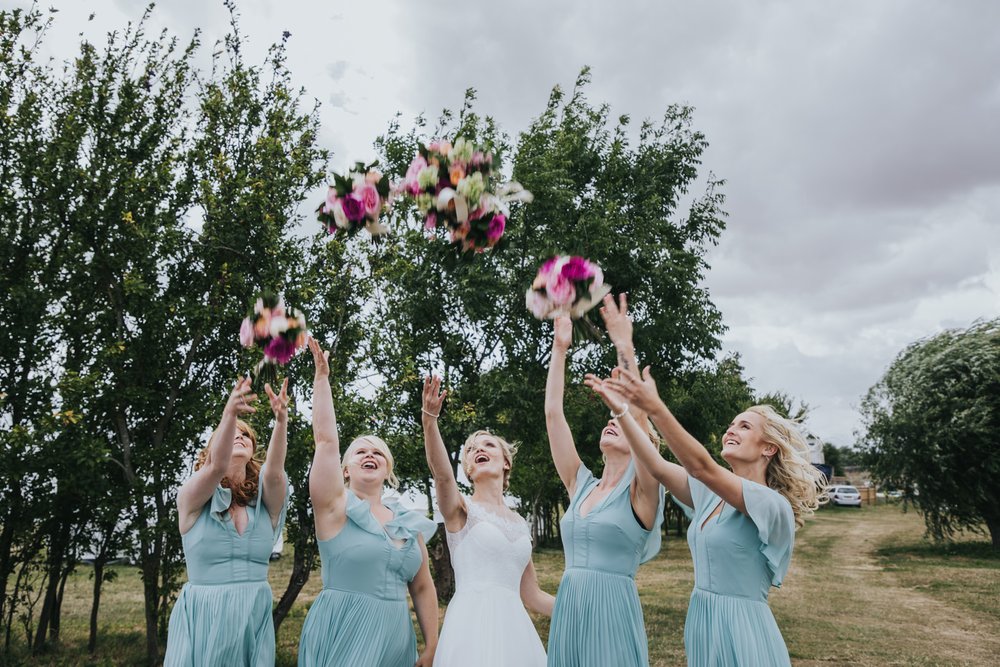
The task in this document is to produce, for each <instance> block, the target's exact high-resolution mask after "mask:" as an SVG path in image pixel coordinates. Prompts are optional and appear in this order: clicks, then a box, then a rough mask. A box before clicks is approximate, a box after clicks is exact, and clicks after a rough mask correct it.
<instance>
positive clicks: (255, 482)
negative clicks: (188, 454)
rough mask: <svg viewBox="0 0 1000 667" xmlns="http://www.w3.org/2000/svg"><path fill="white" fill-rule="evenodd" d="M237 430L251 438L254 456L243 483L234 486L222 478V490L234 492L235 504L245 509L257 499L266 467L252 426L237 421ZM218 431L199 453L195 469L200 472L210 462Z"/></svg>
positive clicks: (249, 463) (251, 458) (227, 479)
mask: <svg viewBox="0 0 1000 667" xmlns="http://www.w3.org/2000/svg"><path fill="white" fill-rule="evenodd" d="M236 428H238V429H239V430H240V431H242V432H243V434H244V435H246V436H247V437H248V438H250V443H251V444H252V445H253V451H254V455H253V456H251V457H250V460H249V461H247V467H246V477H244V478H243V481H242V482H240V483H239V484H237V485H236V486H233V483H232V480H230V479H229V477H223V478H222V482H221V485H222V488H224V489H230V490H231V491H232V492H233V502H234V503H236V504H237V505H243V506H244V507H245V506H247V505H249V504H250V501H251V500H253V499H254V498H256V497H257V488H258V486H259V484H260V469H261V466H263V465H264V457H263V454H262V453H258V452H257V433H256V432H255V431H254V430H253V427H252V426H250V424H247V423H246V422H245V421H243V420H242V419H237V420H236ZM218 433H219V432H218V430H216V431H213V432H212V437H210V438H209V439H208V444H207V445H205V446H204V447H203V448H202V450H201V451H200V452H198V459H197V460H196V461H195V463H194V469H195V470H200V469H201V468H202V466H204V465H205V464H206V463H208V461H209V454H210V453H211V451H212V443H213V442H214V441H215V436H216V435H218Z"/></svg>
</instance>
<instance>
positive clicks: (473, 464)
mask: <svg viewBox="0 0 1000 667" xmlns="http://www.w3.org/2000/svg"><path fill="white" fill-rule="evenodd" d="M513 463H514V453H513V448H512V447H511V445H510V444H509V443H508V442H507V441H506V440H504V439H503V438H500V437H498V436H495V435H493V434H492V433H490V432H489V431H476V432H475V433H473V434H472V435H470V436H469V438H468V439H467V440H466V441H465V445H464V446H463V447H462V468H463V469H464V470H465V476H466V477H468V478H469V481H471V482H472V483H473V484H475V483H476V482H477V481H483V480H486V479H488V478H490V477H494V478H499V479H501V480H502V481H503V486H504V488H506V487H507V481H508V479H509V477H510V470H511V467H512V466H513Z"/></svg>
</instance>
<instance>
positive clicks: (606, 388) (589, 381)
mask: <svg viewBox="0 0 1000 667" xmlns="http://www.w3.org/2000/svg"><path fill="white" fill-rule="evenodd" d="M610 382H611V380H602V379H601V378H599V377H597V376H596V375H594V374H593V373H587V375H586V376H585V377H584V379H583V383H584V384H585V385H587V386H588V387H590V388H591V390H593V392H594V393H595V394H597V395H598V396H600V397H601V400H603V401H604V404H605V405H606V406H608V408H609V409H610V410H611V413H612V414H619V413H622V412H624V410H625V408H626V407H627V404H626V400H625V398H624V397H622V395H621V394H619V393H618V392H617V391H615V390H614V389H613V388H612V387H611V385H610Z"/></svg>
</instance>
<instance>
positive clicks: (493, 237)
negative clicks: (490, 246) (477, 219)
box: [486, 213, 507, 243]
mask: <svg viewBox="0 0 1000 667" xmlns="http://www.w3.org/2000/svg"><path fill="white" fill-rule="evenodd" d="M506 226H507V218H506V217H505V216H504V214H503V213H497V214H496V215H494V216H493V219H492V220H490V227H489V229H488V230H487V231H486V238H487V240H489V242H490V243H496V242H497V241H498V240H499V239H500V237H501V236H503V230H504V228H505V227H506Z"/></svg>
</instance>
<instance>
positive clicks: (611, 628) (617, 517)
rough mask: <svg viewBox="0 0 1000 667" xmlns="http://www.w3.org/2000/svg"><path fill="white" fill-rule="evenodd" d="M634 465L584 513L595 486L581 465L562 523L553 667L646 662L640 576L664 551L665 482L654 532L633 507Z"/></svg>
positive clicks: (637, 666)
mask: <svg viewBox="0 0 1000 667" xmlns="http://www.w3.org/2000/svg"><path fill="white" fill-rule="evenodd" d="M634 478H635V462H631V463H629V466H628V469H626V471H625V474H624V475H623V476H622V478H621V480H620V481H619V482H618V485H617V486H615V488H614V489H613V490H612V491H611V493H610V494H608V495H607V496H606V497H605V498H603V499H602V500H601V501H599V502H598V503H597V504H596V505H594V507H592V508H591V509H590V511H589V512H588V513H587V515H586V516H580V504H581V503H582V502H583V501H584V499H585V498H587V496H589V495H590V493H591V491H593V490H594V488H595V487H596V486H597V484H598V480H597V479H596V478H595V477H594V475H593V474H592V473H591V472H590V470H589V469H587V467H586V466H585V465H583V464H580V468H579V470H578V471H577V475H576V490H575V492H574V494H573V498H572V500H571V501H570V504H569V508H568V509H567V510H566V514H565V515H564V516H563V518H562V520H561V521H560V522H559V526H560V530H561V533H562V542H563V551H564V552H565V556H566V571H565V572H564V573H563V577H562V581H561V582H560V583H559V591H558V593H557V594H556V604H555V608H554V609H553V611H552V623H551V625H550V626H549V646H548V664H549V667H607V666H608V665H614V666H615V667H645V666H646V665H648V664H649V647H648V645H647V641H646V628H645V624H644V623H643V619H642V607H641V606H640V605H639V592H638V590H637V589H636V585H635V573H636V570H638V569H639V564H640V563H645V562H646V561H647V560H649V559H650V558H652V557H653V556H655V555H656V554H657V552H658V551H659V550H660V525H661V524H662V522H663V497H664V492H663V487H662V486H661V487H660V490H659V493H660V500H659V504H658V505H657V508H656V515H655V516H656V519H655V521H654V523H653V526H652V529H651V530H646V529H645V528H643V527H642V525H641V524H640V523H639V520H638V519H637V518H636V516H635V514H634V512H633V510H632V501H631V498H630V497H629V488H630V486H631V484H632V480H633V479H634Z"/></svg>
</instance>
